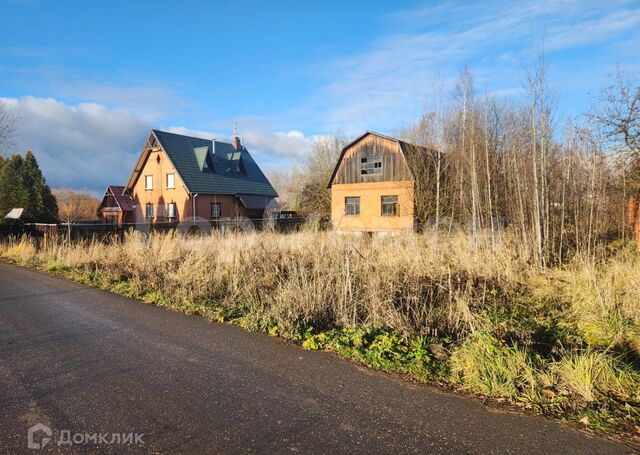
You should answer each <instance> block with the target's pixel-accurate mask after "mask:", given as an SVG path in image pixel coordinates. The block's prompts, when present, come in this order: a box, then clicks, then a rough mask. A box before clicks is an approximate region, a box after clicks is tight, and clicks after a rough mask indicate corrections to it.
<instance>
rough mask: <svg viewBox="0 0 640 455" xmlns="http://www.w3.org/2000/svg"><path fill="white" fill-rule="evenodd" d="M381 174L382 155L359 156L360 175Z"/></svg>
mask: <svg viewBox="0 0 640 455" xmlns="http://www.w3.org/2000/svg"><path fill="white" fill-rule="evenodd" d="M372 174H382V157H381V156H368V157H365V158H360V175H372Z"/></svg>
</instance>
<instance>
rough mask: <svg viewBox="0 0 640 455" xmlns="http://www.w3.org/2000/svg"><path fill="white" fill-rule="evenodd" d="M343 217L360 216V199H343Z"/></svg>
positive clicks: (352, 197) (353, 197) (354, 197)
mask: <svg viewBox="0 0 640 455" xmlns="http://www.w3.org/2000/svg"><path fill="white" fill-rule="evenodd" d="M344 213H345V215H360V197H359V196H350V197H346V198H344Z"/></svg>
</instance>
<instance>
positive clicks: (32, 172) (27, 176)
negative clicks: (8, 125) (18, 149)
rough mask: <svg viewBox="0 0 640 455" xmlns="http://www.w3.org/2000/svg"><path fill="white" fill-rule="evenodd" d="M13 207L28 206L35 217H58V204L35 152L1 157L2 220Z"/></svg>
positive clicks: (50, 220) (47, 220) (45, 220)
mask: <svg viewBox="0 0 640 455" xmlns="http://www.w3.org/2000/svg"><path fill="white" fill-rule="evenodd" d="M13 208H25V209H27V212H28V213H29V214H30V215H31V217H32V218H33V220H35V221H38V222H41V223H53V222H56V221H57V220H58V204H57V202H56V198H55V197H54V196H53V194H52V192H51V189H50V188H49V186H48V185H47V183H46V181H45V178H44V176H43V175H42V172H41V171H40V167H39V166H38V162H37V161H36V158H35V156H34V155H33V153H32V152H31V151H28V152H27V153H26V154H25V156H24V157H23V156H22V155H20V154H19V153H16V154H14V155H11V156H9V157H8V158H5V157H2V156H0V223H2V222H4V216H5V215H6V214H7V213H8V212H9V211H10V210H11V209H13Z"/></svg>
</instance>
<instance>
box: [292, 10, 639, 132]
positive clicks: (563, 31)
mask: <svg viewBox="0 0 640 455" xmlns="http://www.w3.org/2000/svg"><path fill="white" fill-rule="evenodd" d="M387 19H388V22H389V25H390V27H391V28H392V30H394V32H393V33H391V34H388V35H387V36H384V37H382V38H380V39H379V40H377V41H376V42H373V43H372V44H371V46H370V48H369V49H368V50H367V51H365V52H362V53H359V54H352V55H347V56H344V57H341V58H339V59H335V60H333V61H325V62H320V63H318V64H316V65H314V66H313V67H311V68H310V69H309V71H310V72H311V73H313V75H314V76H316V77H320V78H322V79H323V80H324V82H325V83H324V85H323V86H322V87H321V88H320V89H319V90H318V91H317V92H316V93H315V94H314V95H313V96H312V97H311V98H310V99H309V100H308V102H307V103H306V105H304V106H303V107H301V108H300V109H299V111H298V112H296V115H297V116H298V120H299V121H300V122H306V121H308V119H310V120H311V122H314V123H316V124H318V123H319V124H321V125H322V127H323V129H324V130H325V131H330V130H336V129H345V130H347V131H348V132H355V131H361V130H364V129H371V128H373V129H380V130H389V129H391V128H394V127H395V126H397V125H398V124H399V123H403V122H407V121H413V120H414V119H415V118H417V116H418V114H419V112H420V111H421V110H422V108H423V105H424V103H425V101H426V96H427V95H428V94H434V92H436V90H435V88H436V86H437V85H439V84H441V83H442V82H444V83H445V84H446V86H448V87H451V85H452V84H451V81H452V80H453V79H454V78H456V77H457V73H458V72H459V71H460V70H461V69H462V68H463V67H464V66H465V65H468V66H469V67H470V68H471V70H472V71H473V73H474V74H475V76H476V83H477V86H478V89H479V91H483V90H484V87H486V86H488V87H489V91H490V92H491V91H492V90H493V91H494V92H495V93H497V94H499V95H502V96H503V95H505V94H506V93H508V92H511V93H513V94H518V93H519V92H521V91H518V90H515V89H511V88H509V87H516V86H518V85H519V84H520V83H521V81H522V79H523V68H524V67H526V66H527V65H528V64H529V62H530V54H531V47H532V43H537V42H541V41H544V47H545V52H546V53H547V56H548V57H553V55H554V53H559V52H560V51H564V50H568V49H575V48H578V47H581V46H591V45H596V44H599V45H602V44H604V45H607V46H609V48H608V49H609V51H608V52H607V51H604V52H603V51H600V52H601V55H599V54H598V53H593V54H589V53H588V52H582V54H583V55H582V56H581V57H576V58H582V59H583V60H585V59H589V61H591V62H592V63H591V64H589V65H586V64H585V65H583V67H582V68H580V69H581V71H583V74H575V73H572V76H571V80H572V82H571V83H572V85H573V84H574V83H576V82H578V80H580V81H586V82H588V81H593V80H595V77H596V76H594V73H596V72H597V71H598V70H599V68H601V64H600V63H601V62H602V61H603V59H604V58H606V59H614V58H616V57H617V58H619V59H620V60H621V61H620V62H619V63H634V62H638V57H637V54H636V53H631V54H630V53H628V52H627V53H623V52H619V53H615V43H617V42H618V41H621V40H625V39H628V38H629V34H630V33H631V34H632V35H633V34H636V30H637V29H638V27H639V26H640V9H638V5H637V3H634V2H631V1H626V0H611V1H608V2H595V1H584V0H558V1H538V0H535V1H533V0H530V1H524V2H512V1H506V0H504V1H500V0H498V1H495V2H481V3H480V2H476V3H474V2H466V1H465V2H463V1H458V2H447V3H443V4H440V5H433V4H432V3H429V4H428V5H426V6H423V7H420V8H417V9H413V10H408V11H401V12H398V13H395V14H392V15H389V16H388V17H387ZM570 65H571V63H570V62H568V63H567V66H566V67H562V63H560V70H561V71H562V70H564V71H567V72H568V71H576V68H572V67H571V66H570ZM587 70H588V71H589V72H588V73H586V71H587ZM505 87H507V88H509V90H508V91H506V90H505ZM576 88H577V87H576V85H573V86H572V87H570V89H576ZM579 88H580V89H581V90H582V89H583V88H584V86H581V87H579ZM591 88H592V89H593V88H594V87H591ZM596 89H597V87H596Z"/></svg>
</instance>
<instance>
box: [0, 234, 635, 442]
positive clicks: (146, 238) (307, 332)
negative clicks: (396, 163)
mask: <svg viewBox="0 0 640 455" xmlns="http://www.w3.org/2000/svg"><path fill="white" fill-rule="evenodd" d="M518 245H519V244H518V243H517V242H511V241H510V238H509V235H508V234H507V233H505V234H504V236H499V237H498V236H490V238H489V237H487V239H486V240H482V238H481V237H476V238H474V239H473V241H471V239H470V237H467V236H463V235H438V234H437V233H432V234H431V235H413V234H412V235H404V236H389V237H374V238H373V239H371V238H367V237H351V236H338V235H333V234H331V233H323V232H302V233H297V234H288V235H282V234H276V233H268V232H262V233H258V232H250V233H224V234H222V233H214V234H213V235H211V236H207V237H195V236H194V237H188V238H184V237H182V236H179V235H177V234H175V235H174V234H157V235H144V234H139V233H136V232H131V233H130V234H128V235H127V236H126V238H125V239H124V241H122V242H119V241H113V242H111V243H103V242H79V243H75V244H70V245H69V244H62V243H61V244H56V243H55V242H49V244H48V245H47V247H46V248H38V245H36V243H35V242H34V241H33V240H30V239H28V238H23V239H14V240H11V241H6V242H4V243H2V244H0V257H1V258H2V259H4V260H8V261H11V262H14V263H16V264H19V265H25V266H29V267H35V268H38V269H40V270H45V271H49V272H54V273H58V274H61V275H63V276H65V277H68V278H72V279H75V280H77V281H81V282H84V283H87V284H90V285H92V286H97V287H100V288H103V289H107V290H110V291H113V292H116V293H119V294H123V295H126V296H131V297H135V298H138V299H142V300H144V301H145V302H147V303H152V304H156V305H160V306H163V307H167V308H170V309H172V310H176V311H182V312H186V313H191V314H199V315H201V316H203V317H205V318H207V319H209V320H211V321H219V322H227V323H233V324H237V325H239V326H241V327H243V328H245V329H247V330H252V331H263V332H267V333H269V334H271V335H274V336H275V335H277V336H280V337H283V338H285V339H288V340H295V341H297V342H299V343H301V345H302V346H303V347H304V348H306V349H326V350H331V351H334V352H336V353H338V354H339V355H341V356H344V357H347V358H350V359H353V360H355V361H358V362H361V363H363V364H366V365H368V366H370V367H372V368H375V369H379V370H383V371H392V372H397V373H401V374H404V375H406V376H408V377H411V378H413V379H415V380H418V381H426V382H431V383H439V384H442V385H446V386H448V387H451V388H454V389H456V390H459V391H463V392H465V393H470V394H475V395H479V396H484V397H490V398H493V399H496V400H498V401H504V402H508V403H512V404H514V405H517V406H519V407H522V408H528V409H531V410H533V411H535V412H537V413H543V414H546V415H551V416H555V417H558V418H561V419H566V420H568V421H573V422H579V423H578V425H580V426H587V427H589V428H592V429H596V430H602V431H606V432H625V433H628V434H635V433H636V432H637V431H638V427H639V426H640V364H639V360H638V359H640V306H639V305H638V302H640V282H639V281H638V279H637V277H638V276H640V261H639V257H638V253H637V252H636V246H635V243H627V244H625V243H621V242H620V243H618V244H616V245H609V246H608V247H607V248H606V253H604V252H603V253H602V254H600V255H598V257H600V258H604V257H606V259H599V260H594V259H590V260H587V259H581V258H580V257H578V256H576V257H574V259H573V260H571V261H568V262H567V263H566V264H565V265H562V266H556V267H553V268H550V267H541V266H538V265H536V264H535V263H532V262H535V259H534V260H533V261H532V260H531V259H527V258H526V255H525V254H523V252H522V251H520V250H519V246H518Z"/></svg>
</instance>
